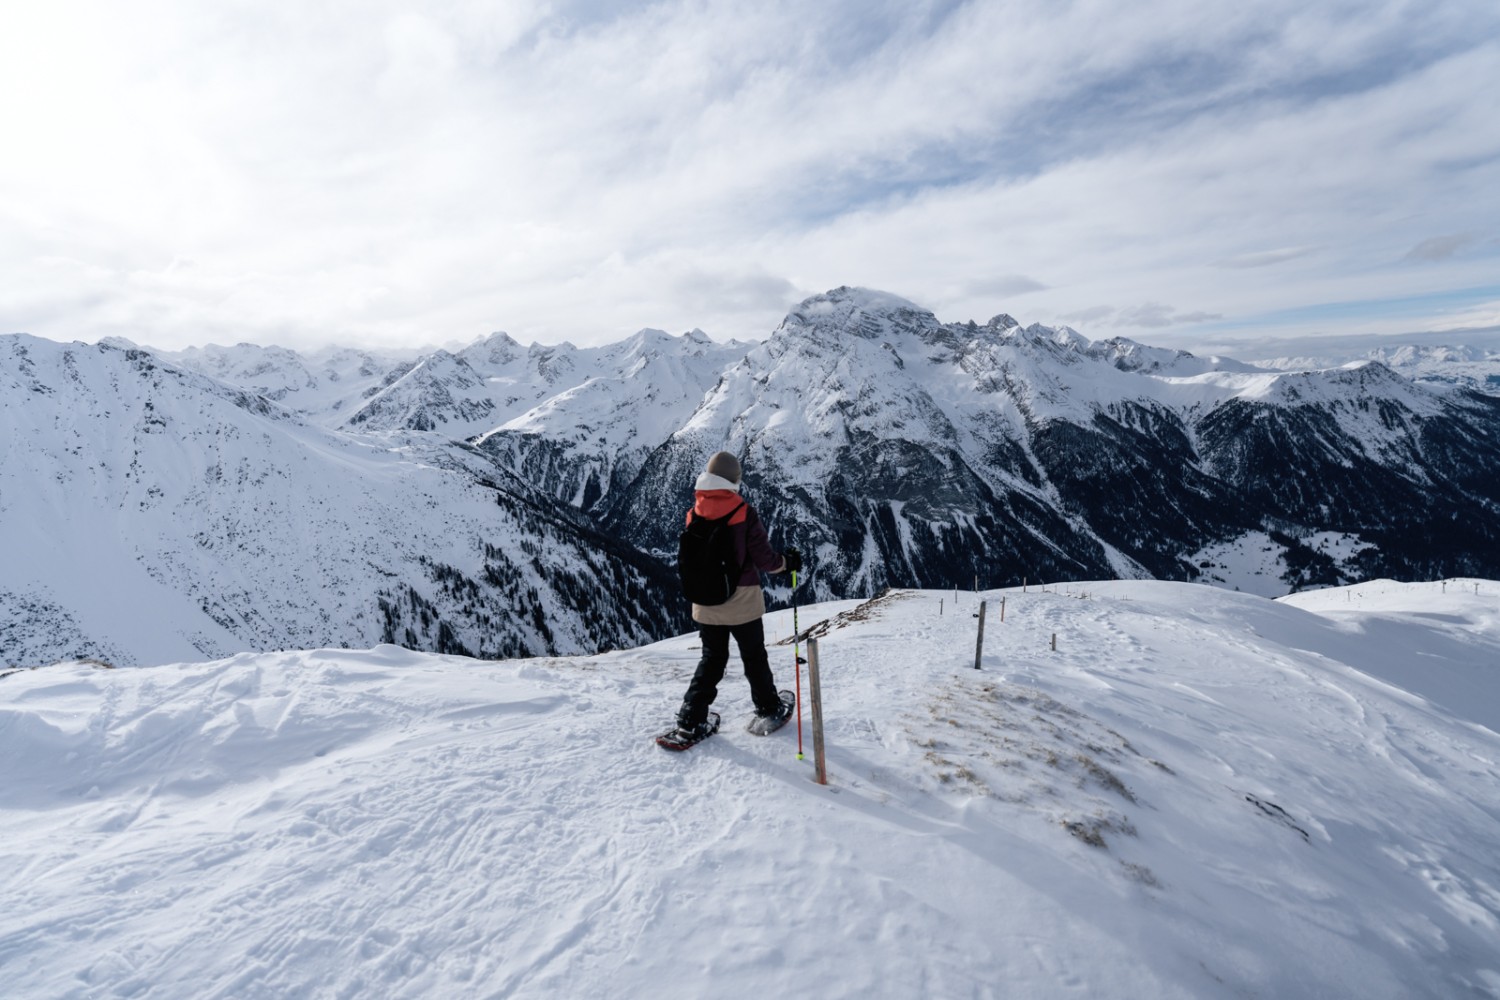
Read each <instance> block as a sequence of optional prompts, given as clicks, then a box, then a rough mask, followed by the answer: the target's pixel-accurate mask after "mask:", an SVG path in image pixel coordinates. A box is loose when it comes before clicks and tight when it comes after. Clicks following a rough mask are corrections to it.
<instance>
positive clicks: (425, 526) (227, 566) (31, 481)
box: [0, 335, 672, 665]
mask: <svg viewBox="0 0 1500 1000" xmlns="http://www.w3.org/2000/svg"><path fill="white" fill-rule="evenodd" d="M267 353H268V355H269V354H272V352H267ZM282 357H283V359H284V361H287V362H289V363H290V364H299V362H298V360H297V359H296V358H295V357H292V356H289V355H285V354H283V355H282ZM364 367H365V362H363V361H361V362H359V363H358V365H357V370H363V368H364ZM288 371H289V368H288V367H287V366H285V365H281V366H277V367H275V368H274V369H266V370H264V371H260V372H259V375H260V376H261V377H264V378H265V379H267V380H268V381H269V382H270V383H271V384H274V385H279V386H282V387H286V388H288V394H290V393H291V392H292V391H299V392H306V393H309V394H318V398H320V399H323V400H327V399H330V398H334V399H335V401H337V399H338V398H347V397H339V396H337V394H336V393H328V392H327V391H326V389H327V387H328V383H329V382H331V381H338V380H330V379H328V378H327V377H326V372H323V373H321V374H322V376H323V377H322V378H317V377H313V378H312V379H310V380H308V381H301V377H300V375H299V377H298V379H297V380H292V379H289V378H287V375H288ZM364 377H367V378H370V379H379V378H380V375H379V373H378V372H373V370H372V373H371V374H369V375H367V376H364ZM357 394H358V393H357V392H356V395H357ZM283 398H285V397H283ZM330 408H332V407H330ZM0 552H4V561H3V570H0V663H3V664H9V665H27V664H34V663H37V662H48V661H50V660H54V659H56V658H57V657H58V656H59V655H62V656H89V657H96V658H99V659H103V660H105V661H107V662H111V663H117V664H118V663H142V662H146V663H150V662H162V661H164V660H170V659H184V658H201V657H203V656H219V655H227V654H229V653H231V652H235V651H238V650H245V649H282V648H306V647H315V646H346V647H347V646H356V647H361V648H363V647H368V646H371V645H374V644H376V643H379V642H383V641H384V642H397V643H402V644H404V645H407V646H410V647H413V648H422V649H432V650H446V651H449V652H464V653H468V654H472V655H475V656H488V657H493V656H513V655H525V654H539V653H549V652H556V651H559V650H561V651H581V650H585V649H588V650H595V649H600V648H610V647H615V646H619V645H622V644H635V643H639V642H643V641H646V640H647V639H648V638H653V637H655V636H657V635H660V634H661V631H662V629H663V627H664V623H665V622H668V621H670V620H672V619H670V618H668V617H667V616H666V615H664V614H663V613H662V610H663V608H665V607H666V606H667V603H668V598H669V595H670V593H671V591H670V590H669V588H668V586H667V584H669V583H670V582H671V581H670V580H669V579H668V578H667V576H666V573H665V570H664V568H663V567H662V566H661V565H660V564H659V563H658V562H656V561H654V560H651V559H649V558H646V557H644V556H642V555H641V554H640V553H638V552H636V551H635V550H634V549H632V548H630V547H629V546H627V545H623V544H620V543H619V542H617V541H616V540H614V539H611V538H609V537H607V536H603V535H601V534H600V533H599V532H598V531H597V530H595V529H594V528H593V527H592V526H591V525H590V524H589V523H588V522H587V520H586V519H585V518H583V517H581V516H580V515H578V514H577V513H576V512H575V511H573V510H572V509H571V508H569V507H567V506H566V505H563V504H560V503H557V502H555V501H553V500H551V499H550V498H549V497H547V496H545V495H543V494H540V493H538V492H537V491H535V490H532V489H531V488H530V487H529V486H528V485H527V484H526V483H524V482H523V481H521V480H520V479H518V478H517V477H515V476H512V475H510V474H508V473H506V472H504V471H503V470H499V469H496V468H495V467H494V465H493V464H492V463H490V462H489V461H488V460H486V459H484V458H483V457H482V456H479V455H477V454H476V453H474V452H473V451H472V450H471V449H466V448H465V447H463V446H461V445H448V444H446V443H442V442H438V443H428V444H426V445H424V446H423V447H420V448H418V447H413V446H411V445H409V444H405V443H403V442H401V441H399V440H393V439H389V438H380V439H377V438H373V437H369V436H359V435H351V434H346V433H339V432H336V431H332V430H328V429H325V428H323V427H319V426H317V425H316V424H315V423H313V422H309V421H308V420H306V419H303V418H302V417H299V416H297V415H296V414H294V413H292V412H290V411H288V410H286V409H284V408H282V406H280V405H278V404H277V403H275V402H272V401H271V400H270V399H268V398H267V396H265V395H262V394H259V393H252V392H250V391H247V390H245V389H242V388H238V387H233V386H230V385H228V384H226V383H225V382H224V381H220V380H217V379H213V378H209V377H206V376H204V375H201V374H198V373H196V372H192V371H189V370H187V369H186V368H183V367H181V366H178V365H174V364H171V363H169V362H167V361H164V360H163V359H161V358H159V357H156V356H154V355H152V354H150V353H148V352H146V351H142V350H136V349H133V348H125V347H121V346H118V345H108V344H105V345H98V346H90V345H83V344H73V345H62V344H57V343H53V342H51V341H44V340H39V339H36V338H33V337H27V336H21V335H15V336H10V337H5V338H0ZM605 590H607V591H608V592H609V593H610V595H611V599H610V600H607V601H605V600H601V599H600V596H601V593H603V592H604V591H605Z"/></svg>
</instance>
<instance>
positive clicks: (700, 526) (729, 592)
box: [677, 500, 748, 605]
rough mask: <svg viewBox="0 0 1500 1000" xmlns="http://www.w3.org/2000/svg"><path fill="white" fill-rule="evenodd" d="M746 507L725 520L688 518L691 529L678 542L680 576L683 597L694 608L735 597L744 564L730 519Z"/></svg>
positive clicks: (696, 516)
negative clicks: (694, 606) (739, 555)
mask: <svg viewBox="0 0 1500 1000" xmlns="http://www.w3.org/2000/svg"><path fill="white" fill-rule="evenodd" d="M743 506H745V501H743V500H741V501H740V503H739V507H736V508H735V509H734V510H732V511H730V512H729V513H728V514H725V515H724V516H723V517H700V516H699V515H698V514H697V513H696V512H694V513H691V514H689V515H688V523H687V527H686V528H683V529H682V534H681V536H679V538H678V540H677V576H678V578H679V579H680V580H681V581H682V593H683V596H684V597H686V598H687V599H688V600H690V601H692V602H693V603H694V604H702V605H714V604H723V603H724V602H725V601H727V600H729V598H730V597H732V596H734V591H735V588H736V587H738V586H739V583H740V573H742V572H743V571H744V564H743V563H741V562H740V561H739V560H738V559H736V558H735V554H734V531H733V530H732V529H731V528H730V527H729V519H730V518H731V517H734V515H735V514H738V513H739V511H740V507H743ZM747 555H748V553H747Z"/></svg>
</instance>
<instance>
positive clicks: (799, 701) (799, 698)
mask: <svg viewBox="0 0 1500 1000" xmlns="http://www.w3.org/2000/svg"><path fill="white" fill-rule="evenodd" d="M797 638H798V636H797V571H796V570H792V659H793V660H794V661H795V664H796V671H797V759H798V760H802V759H804V758H803V756H802V654H801V653H799V652H798V651H797V645H798V643H797Z"/></svg>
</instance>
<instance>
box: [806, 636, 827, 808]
mask: <svg viewBox="0 0 1500 1000" xmlns="http://www.w3.org/2000/svg"><path fill="white" fill-rule="evenodd" d="M807 694H808V697H809V698H811V699H812V731H813V771H814V776H815V777H816V779H817V782H818V784H820V785H826V784H828V762H827V761H826V760H825V759H824V756H823V691H822V685H821V684H820V682H819V680H818V640H816V639H809V640H807Z"/></svg>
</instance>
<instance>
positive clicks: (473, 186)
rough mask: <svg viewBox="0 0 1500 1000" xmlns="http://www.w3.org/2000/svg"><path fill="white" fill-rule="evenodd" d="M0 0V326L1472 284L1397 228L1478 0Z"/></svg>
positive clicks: (1447, 128) (1455, 264)
mask: <svg viewBox="0 0 1500 1000" xmlns="http://www.w3.org/2000/svg"><path fill="white" fill-rule="evenodd" d="M7 21H8V23H7V29H8V30H7V31H5V32H0V134H4V135H5V136H6V137H7V145H8V149H9V150H11V151H12V152H9V153H8V154H7V155H6V156H5V157H0V266H3V267H4V268H5V270H6V273H7V275H8V281H7V283H6V285H5V287H4V288H0V325H3V326H4V327H6V328H10V329H30V330H31V331H32V332H35V333H40V334H44V335H50V336H57V337H61V338H70V337H97V336H100V335H106V334H121V335H124V336H127V337H130V338H132V339H135V340H138V341H143V342H148V343H160V344H162V345H164V346H175V345H178V344H183V343H188V342H201V341H203V340H205V339H209V338H217V339H260V340H281V341H284V342H288V343H292V344H297V343H303V342H307V343H311V342H316V341H326V340H330V339H334V340H340V339H341V340H365V341H372V342H385V343H419V342H424V341H446V340H450V339H465V338H467V337H469V336H472V335H475V334H479V333H486V332H489V331H491V330H494V329H507V330H509V331H510V332H511V333H512V334H514V335H516V336H518V337H521V338H523V339H526V338H532V337H535V338H540V339H552V340H556V339H562V338H564V337H567V338H570V339H573V340H574V341H575V342H579V343H586V342H590V341H597V340H601V339H605V338H613V337H617V336H621V335H623V334H626V333H629V332H631V331H633V330H635V329H638V328H639V327H642V326H648V325H649V326H659V327H663V328H666V329H669V330H683V329H688V328H690V327H693V326H701V327H703V328H705V329H707V330H709V331H710V332H711V333H714V334H716V335H722V336H761V335H764V334H765V333H766V332H768V331H769V330H770V329H771V328H772V327H773V326H774V325H775V324H776V322H777V321H778V320H779V319H780V317H781V314H782V313H783V312H784V311H785V309H786V306H787V305H788V304H790V301H794V300H795V298H796V297H797V296H800V295H802V294H805V293H808V292H812V291H820V290H823V289H825V288H829V287H833V286H835V285H840V284H859V285H865V286H871V287H881V288H886V289H889V290H891V291H894V292H896V293H898V294H901V295H904V296H906V297H908V298H912V299H914V300H916V301H919V302H922V303H923V304H924V305H927V306H929V307H930V308H933V309H934V310H935V311H936V312H938V314H939V315H940V316H942V317H944V318H951V319H963V318H968V317H975V318H979V319H983V318H985V317H987V316H989V315H992V314H994V313H995V312H998V311H1002V310H1009V311H1012V312H1014V313H1015V314H1016V315H1017V316H1018V317H1019V318H1022V319H1025V320H1030V319H1066V318H1067V317H1070V316H1072V317H1077V316H1079V315H1081V314H1087V312H1088V310H1089V307H1092V306H1097V304H1098V303H1127V304H1128V303H1146V304H1148V305H1137V306H1133V307H1132V306H1128V305H1127V306H1123V307H1122V306H1114V307H1105V308H1110V309H1111V310H1112V311H1111V312H1110V313H1109V314H1107V315H1105V314H1099V319H1100V320H1101V321H1108V322H1109V323H1111V324H1113V325H1115V326H1118V327H1120V328H1124V329H1129V328H1131V326H1132V325H1135V326H1136V327H1139V328H1141V329H1146V330H1152V329H1160V328H1161V327H1160V326H1159V325H1157V324H1160V323H1162V322H1166V323H1172V324H1178V325H1181V324H1185V323H1192V322H1205V321H1207V320H1208V319H1209V318H1211V317H1213V316H1217V315H1223V316H1227V317H1230V318H1243V317H1246V316H1253V315H1256V314H1260V313H1272V312H1277V311H1284V310H1288V309H1295V308H1298V307H1300V306H1306V305H1311V304H1316V303H1320V302H1330V301H1354V300H1360V299H1362V298H1368V297H1372V296H1375V295H1382V296H1389V295H1392V294H1411V295H1419V294H1423V293H1428V292H1435V291H1441V290H1444V289H1452V288H1461V287H1479V286H1482V285H1485V284H1486V283H1492V282H1493V277H1492V275H1493V273H1494V263H1495V252H1494V251H1495V248H1494V247H1493V245H1491V244H1488V243H1484V242H1482V241H1479V242H1474V243H1462V244H1455V245H1454V246H1453V249H1452V250H1451V251H1446V252H1445V248H1446V247H1447V246H1448V244H1446V243H1442V242H1441V241H1442V240H1449V241H1451V240H1453V239H1455V237H1451V236H1440V237H1436V238H1435V237H1433V236H1432V234H1433V233H1440V234H1451V233H1467V232H1469V231H1471V229H1472V225H1473V223H1472V220H1473V219H1474V218H1476V217H1483V216H1485V215H1486V214H1488V215H1490V216H1493V215H1494V214H1495V209H1496V208H1497V207H1500V193H1497V192H1500V184H1497V183H1496V179H1497V178H1496V169H1495V164H1496V163H1497V162H1500V135H1497V134H1496V132H1495V130H1494V128H1493V124H1492V119H1493V115H1492V110H1491V108H1490V107H1489V104H1490V102H1489V101H1488V100H1487V99H1486V98H1485V96H1484V95H1486V94H1488V93H1491V92H1493V91H1494V90H1495V89H1497V87H1500V45H1497V44H1496V43H1494V42H1490V43H1485V42H1483V41H1482V39H1483V38H1485V37H1491V38H1493V37H1495V36H1496V31H1495V30H1486V29H1487V28H1488V29H1495V28H1500V12H1496V11H1495V10H1493V9H1491V8H1490V7H1488V6H1485V5H1473V4H1467V5H1466V4H1456V5H1428V6H1424V7H1421V8H1417V7H1412V6H1410V5H1407V4H1403V3H1399V2H1396V0H1389V2H1385V3H1378V4H1370V3H1367V2H1363V0H1361V2H1358V3H1356V2H1353V0H1348V2H1330V3H1326V4H1319V5H1316V6H1315V7H1314V8H1308V7H1307V5H1305V4H1302V3H1300V2H1293V0H1271V2H1267V3H1265V4H1258V5H1244V6H1241V7H1238V8H1235V9H1233V10H1223V9H1218V8H1214V9H1210V8H1207V7H1205V6H1204V5H1201V4H1197V3H1193V2H1189V0H1150V2H1147V3H1143V4H1139V5H1135V6H1133V7H1131V8H1129V9H1124V8H1117V7H1114V6H1112V5H1107V4H1103V3H1098V2H1088V3H1081V4H1072V5H1057V4H1053V3H1048V2H1043V0H1016V2H1009V3H1004V4H1001V3H993V2H971V3H934V4H920V5H913V4H908V3H899V2H894V0H890V2H883V3H880V2H876V3H871V2H863V3H858V4H856V3H852V2H845V3H828V4H818V5H805V4H794V3H790V2H779V3H766V4H759V5H749V6H746V5H743V4H728V3H723V2H712V0H711V2H704V3H696V2H695V3H675V2H667V3H659V4H650V5H646V4H627V5H598V6H597V7H592V8H591V7H590V6H588V5H584V4H576V3H572V4H570V3H566V2H559V3H555V4H543V3H524V2H519V0H517V2H508V3H498V2H496V3H486V2H478V0H453V2H447V3H444V2H434V3H429V4H423V5H421V6H420V7H414V6H410V5H405V4H398V3H394V2H384V3H374V4H368V5H359V6H358V7H350V6H348V5H345V4H333V3H329V2H326V0H308V2H305V3H299V4H296V5H258V4H249V3H232V4H189V3H187V2H185V0H143V2H142V3H140V4H129V5H122V4H110V3H104V2H79V0H55V2H53V3H49V4H31V5H25V6H23V7H22V8H18V12H17V13H16V14H14V15H10V14H8V15H7ZM12 29H13V30H12ZM1476 40H1479V41H1476ZM1434 239H1436V240H1438V241H1439V242H1433V241H1434ZM1413 248H1415V249H1413ZM1424 248H1425V249H1424ZM1460 251H1462V252H1460ZM1020 296H1024V297H1025V298H1024V301H1023V302H1022V303H1021V304H1020V305H1021V306H1024V308H1021V307H1019V306H1012V305H1011V304H1010V300H1013V299H1016V298H1018V297H1020ZM1158 302H1171V303H1175V305H1174V306H1173V307H1165V306H1161V307H1155V308H1151V307H1150V306H1149V304H1150V303H1158ZM1023 314H1024V315H1023ZM1085 332H1088V331H1087V330H1085Z"/></svg>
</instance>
